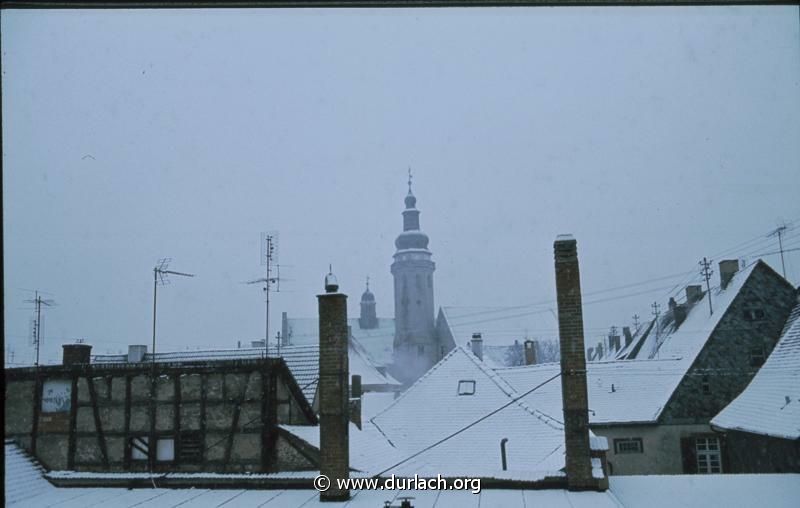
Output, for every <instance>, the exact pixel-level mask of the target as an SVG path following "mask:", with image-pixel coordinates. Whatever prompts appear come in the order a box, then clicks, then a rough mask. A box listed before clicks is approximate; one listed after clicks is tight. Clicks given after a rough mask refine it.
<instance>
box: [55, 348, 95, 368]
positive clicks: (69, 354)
mask: <svg viewBox="0 0 800 508" xmlns="http://www.w3.org/2000/svg"><path fill="white" fill-rule="evenodd" d="M61 347H62V348H64V355H63V357H62V358H63V359H62V362H61V363H63V364H64V365H81V364H84V363H90V362H91V358H92V346H90V345H89V344H83V343H76V344H63V345H62V346H61Z"/></svg>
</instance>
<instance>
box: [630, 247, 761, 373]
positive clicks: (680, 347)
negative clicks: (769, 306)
mask: <svg viewBox="0 0 800 508" xmlns="http://www.w3.org/2000/svg"><path fill="white" fill-rule="evenodd" d="M759 264H762V265H763V264H764V263H763V261H760V260H757V261H754V262H753V263H751V264H749V265H748V266H747V267H745V268H743V269H741V270H739V271H738V272H736V274H734V276H733V278H732V279H731V280H730V282H729V283H728V285H727V287H725V288H724V289H723V288H722V287H716V288H714V287H712V288H711V294H710V296H709V293H708V292H705V293H704V294H703V297H702V299H700V300H699V301H697V302H695V303H694V304H692V305H691V307H690V308H688V309H687V310H688V313H687V315H686V319H685V320H684V321H683V322H682V323H681V324H680V326H678V327H677V328H676V327H675V324H674V322H672V321H670V322H666V321H665V319H663V317H662V319H660V320H659V323H660V325H659V324H657V325H656V326H654V327H653V328H652V329H651V330H650V332H649V333H647V334H642V337H641V338H640V339H639V340H634V341H633V342H632V343H631V344H630V345H629V346H628V347H626V348H624V349H623V350H621V351H620V353H619V355H618V356H617V357H618V358H623V357H625V358H627V357H629V356H630V353H631V352H633V351H634V350H637V351H638V353H637V354H636V358H635V359H636V360H639V359H655V358H680V359H682V360H683V361H684V364H686V368H687V369H688V368H689V367H690V366H691V364H692V363H693V362H694V360H695V358H697V355H698V354H700V351H701V350H702V349H703V346H705V344H706V342H707V341H708V339H709V337H711V334H712V333H713V332H714V329H715V328H716V327H717V324H718V323H719V322H720V320H721V319H722V316H724V315H725V313H726V312H727V310H728V307H729V306H730V304H731V303H732V302H733V300H734V299H735V298H736V295H738V294H739V291H741V289H742V287H743V286H744V285H745V283H746V282H747V280H748V279H749V278H750V275H751V274H752V273H753V271H754V270H755V268H756V267H757V266H759ZM764 266H766V265H764ZM709 297H710V298H711V303H712V306H713V308H714V313H713V314H710V313H709V310H708V299H709ZM662 309H664V312H663V313H662V316H666V310H667V309H668V306H667V305H666V302H663V305H662ZM656 328H658V333H656Z"/></svg>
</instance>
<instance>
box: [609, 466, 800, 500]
mask: <svg viewBox="0 0 800 508" xmlns="http://www.w3.org/2000/svg"><path fill="white" fill-rule="evenodd" d="M608 482H609V490H610V492H612V493H613V494H614V496H615V498H616V500H617V501H618V502H619V503H620V506H642V507H647V508H676V507H679V506H680V507H688V506H702V507H707V508H715V507H716V508H734V507H736V508H750V507H753V506H764V507H766V506H769V507H770V508H790V507H796V506H797V500H798V499H800V474H684V475H652V476H610V477H609V478H608Z"/></svg>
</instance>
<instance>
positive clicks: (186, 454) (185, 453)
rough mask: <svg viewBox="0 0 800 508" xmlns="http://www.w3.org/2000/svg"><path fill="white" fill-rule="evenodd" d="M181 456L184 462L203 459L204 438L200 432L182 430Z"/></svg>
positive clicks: (194, 461) (189, 462)
mask: <svg viewBox="0 0 800 508" xmlns="http://www.w3.org/2000/svg"><path fill="white" fill-rule="evenodd" d="M179 450H180V452H179V455H178V456H179V458H180V461H181V462H182V463H188V464H191V463H197V462H201V461H202V460H203V438H202V436H201V435H200V433H199V432H181V445H180V449H179Z"/></svg>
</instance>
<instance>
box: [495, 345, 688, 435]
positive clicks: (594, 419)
mask: <svg viewBox="0 0 800 508" xmlns="http://www.w3.org/2000/svg"><path fill="white" fill-rule="evenodd" d="M586 369H587V374H586V386H587V390H588V395H589V422H590V423H591V424H594V425H602V424H610V423H652V422H655V421H656V420H657V419H658V416H659V415H660V414H661V410H662V409H664V406H665V405H666V403H667V401H668V400H669V397H670V395H672V392H673V391H674V390H675V388H676V387H677V385H678V383H679V382H680V380H681V378H682V377H683V374H684V373H685V369H683V365H682V363H681V361H680V360H679V359H665V360H640V361H632V360H629V361H608V362H590V363H587V364H586ZM560 370H561V366H560V365H559V364H557V363H544V364H538V365H530V366H524V367H507V368H499V369H495V372H496V373H497V374H499V375H500V377H502V378H503V379H504V380H506V381H507V382H508V383H509V384H510V385H511V386H513V387H514V389H515V390H516V391H517V392H519V393H525V392H526V391H528V390H530V389H531V388H533V387H535V386H537V385H539V384H541V383H544V382H545V381H546V380H547V379H549V378H551V377H552V376H554V375H556V374H558V373H559V372H560ZM523 400H524V401H525V403H526V404H528V405H529V406H531V407H535V408H537V409H539V410H540V411H542V412H544V413H547V414H549V415H550V416H552V417H553V418H555V419H557V420H561V419H562V418H563V410H562V401H561V383H547V384H545V385H544V386H542V387H541V388H539V389H537V390H536V391H535V392H533V393H531V394H530V395H527V396H526V397H524V398H523Z"/></svg>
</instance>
